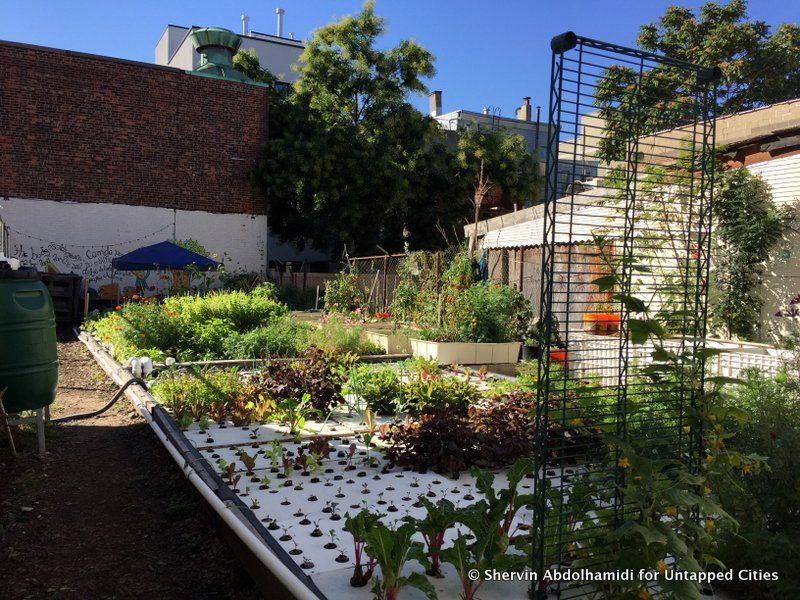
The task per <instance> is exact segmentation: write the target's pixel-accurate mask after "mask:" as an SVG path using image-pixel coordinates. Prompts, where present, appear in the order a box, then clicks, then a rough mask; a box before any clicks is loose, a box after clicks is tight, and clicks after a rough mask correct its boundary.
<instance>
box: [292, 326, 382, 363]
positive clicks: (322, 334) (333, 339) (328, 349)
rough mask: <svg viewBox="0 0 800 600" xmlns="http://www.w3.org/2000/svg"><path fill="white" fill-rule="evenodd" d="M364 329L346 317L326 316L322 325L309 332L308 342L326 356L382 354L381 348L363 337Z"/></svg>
mask: <svg viewBox="0 0 800 600" xmlns="http://www.w3.org/2000/svg"><path fill="white" fill-rule="evenodd" d="M363 333H364V330H363V329H362V328H361V327H360V326H358V325H355V324H353V323H351V322H348V320H347V319H343V318H340V317H336V316H331V317H327V318H326V319H325V320H324V321H323V323H322V325H321V326H320V327H318V328H316V329H314V330H312V331H311V332H310V333H309V336H308V343H309V344H313V345H314V346H316V347H317V348H319V349H320V350H322V351H323V352H325V354H327V355H328V356H336V355H343V354H355V355H359V356H360V355H364V354H383V353H384V352H383V349H381V348H380V347H379V346H376V345H375V344H372V343H371V342H369V341H367V340H365V339H364V338H363Z"/></svg>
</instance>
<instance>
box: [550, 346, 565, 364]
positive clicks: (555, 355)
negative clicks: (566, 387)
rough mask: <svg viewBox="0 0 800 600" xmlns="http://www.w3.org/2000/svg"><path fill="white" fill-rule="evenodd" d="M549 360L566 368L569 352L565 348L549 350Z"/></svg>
mask: <svg viewBox="0 0 800 600" xmlns="http://www.w3.org/2000/svg"><path fill="white" fill-rule="evenodd" d="M550 360H553V361H555V362H557V363H558V364H560V365H561V366H562V367H565V368H566V367H567V366H569V352H567V351H566V350H550Z"/></svg>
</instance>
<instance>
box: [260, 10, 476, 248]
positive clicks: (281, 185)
mask: <svg viewBox="0 0 800 600" xmlns="http://www.w3.org/2000/svg"><path fill="white" fill-rule="evenodd" d="M384 29H385V23H384V21H383V19H381V18H380V17H378V16H376V15H375V13H374V10H373V3H372V2H367V3H366V4H365V5H364V8H363V10H362V11H361V13H359V14H358V15H355V16H349V17H345V18H344V19H342V20H340V21H339V22H337V23H332V24H330V25H327V26H325V27H323V28H321V29H319V30H317V31H316V32H315V33H314V34H313V36H312V38H311V40H310V41H309V43H308V45H307V46H306V49H305V50H304V52H303V54H302V55H301V57H300V64H301V66H300V68H299V73H300V75H299V79H298V81H297V82H296V83H295V85H294V86H293V88H292V89H291V90H289V91H288V93H287V95H286V99H285V101H282V102H279V103H278V104H277V106H273V107H271V113H273V116H272V117H271V122H270V125H271V131H270V139H269V141H268V143H267V147H266V150H265V153H264V155H263V156H262V158H261V159H260V161H259V164H258V166H257V168H256V169H255V172H254V183H255V184H256V186H257V187H258V188H259V189H261V190H263V191H264V192H265V193H266V194H267V197H268V201H269V217H270V226H271V228H272V229H273V230H274V231H276V232H277V233H278V234H279V235H280V237H281V238H282V239H283V240H284V241H295V242H297V243H299V244H300V245H302V244H303V243H304V240H307V239H311V240H312V243H313V244H314V245H315V246H316V247H318V248H320V249H324V250H331V251H333V250H338V249H340V248H341V247H342V244H344V245H346V247H347V249H348V250H349V251H350V252H369V253H375V252H379V251H380V249H381V248H383V249H387V250H390V251H393V250H398V249H400V248H401V247H402V240H403V238H402V231H403V228H404V226H406V227H407V228H408V230H410V231H411V234H412V238H411V242H412V244H413V245H414V246H415V247H417V248H427V247H430V246H431V245H432V244H435V237H434V236H432V235H431V232H432V231H435V227H436V224H437V223H439V222H442V223H445V224H446V223H449V222H452V221H453V220H454V219H457V215H458V214H459V207H458V203H453V202H449V200H450V197H449V196H448V194H447V189H448V184H449V183H450V181H451V180H452V175H453V159H452V157H451V156H448V153H447V152H446V148H445V146H444V140H443V138H442V134H441V132H440V130H439V128H438V126H437V124H436V123H435V121H433V120H432V119H430V118H429V117H427V116H425V115H423V114H421V113H420V112H419V111H417V110H416V109H414V108H413V107H412V106H411V105H410V104H409V103H408V101H407V96H408V95H409V94H413V93H420V92H424V91H425V86H424V84H423V79H424V78H425V77H429V76H431V75H432V74H433V72H434V69H433V56H432V55H431V54H430V53H429V52H428V51H427V50H425V49H424V48H422V47H421V46H420V45H418V44H417V43H415V42H413V41H410V40H405V41H402V42H400V43H399V44H398V45H397V46H396V47H394V48H391V49H389V50H379V49H377V48H376V47H375V45H376V41H377V39H378V38H379V36H380V35H381V34H382V33H383V31H384ZM461 214H463V213H461Z"/></svg>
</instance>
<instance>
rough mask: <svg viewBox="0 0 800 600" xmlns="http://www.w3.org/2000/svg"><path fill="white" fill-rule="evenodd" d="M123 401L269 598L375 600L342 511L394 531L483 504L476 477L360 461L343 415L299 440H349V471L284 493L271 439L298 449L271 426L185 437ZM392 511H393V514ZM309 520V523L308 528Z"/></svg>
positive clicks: (488, 589) (147, 408) (503, 589)
mask: <svg viewBox="0 0 800 600" xmlns="http://www.w3.org/2000/svg"><path fill="white" fill-rule="evenodd" d="M79 338H80V339H81V341H82V342H83V343H84V344H85V345H86V347H87V348H88V349H89V351H90V352H91V354H92V355H93V357H94V358H95V360H96V361H97V362H98V364H99V365H100V366H101V367H102V368H103V370H104V371H105V372H106V373H107V374H108V376H109V377H110V378H111V379H112V380H114V382H115V383H116V384H117V385H120V386H122V385H123V384H124V383H125V382H126V381H128V380H129V379H131V378H132V375H131V372H130V370H128V369H127V368H125V367H123V366H122V365H120V364H119V363H118V362H117V361H116V360H115V359H114V358H113V357H112V356H111V355H110V354H109V353H108V352H107V351H106V350H105V349H104V348H103V347H102V345H101V344H99V343H98V341H97V340H96V339H95V338H94V337H93V336H91V335H90V334H88V333H86V332H80V333H79ZM126 395H127V397H128V398H129V400H130V401H131V402H132V403H133V405H134V406H135V407H136V408H137V409H138V411H139V412H140V413H141V414H142V416H143V417H144V418H145V420H146V421H147V423H148V424H149V425H150V427H151V428H152V429H153V432H154V433H155V434H156V436H157V437H158V439H159V440H160V441H161V443H162V444H163V445H164V447H165V448H166V449H167V451H168V452H169V454H170V456H171V457H172V458H173V460H174V461H175V462H176V464H177V465H178V467H179V468H180V469H181V470H182V472H183V474H184V475H185V476H186V478H187V479H188V480H189V482H190V483H191V484H192V485H193V486H194V487H195V489H197V491H198V492H199V493H200V495H201V496H202V498H203V500H204V501H205V502H206V503H207V504H208V505H209V506H210V508H211V509H213V511H214V512H215V513H216V515H217V516H218V517H219V518H220V519H221V521H222V523H223V524H224V525H225V526H226V527H227V528H228V529H229V531H230V532H231V533H233V534H234V535H235V536H236V538H237V540H238V541H239V542H241V544H236V545H239V546H241V547H243V548H244V549H246V551H247V552H248V553H249V554H250V556H251V558H252V559H254V560H249V561H243V562H244V563H245V566H246V567H248V570H249V571H250V572H251V575H253V577H254V579H255V580H256V582H257V583H259V586H260V587H261V588H262V591H263V592H264V593H265V594H268V595H269V596H270V597H272V598H274V597H294V598H299V599H306V598H308V599H312V598H328V599H329V600H340V599H341V600H344V599H364V600H367V599H370V598H372V597H373V594H372V593H371V591H370V585H367V586H365V587H362V588H354V587H352V586H351V585H350V576H351V574H352V570H353V562H352V561H353V545H352V536H351V535H350V534H349V533H347V532H345V531H343V530H342V528H343V527H344V514H345V513H347V512H350V513H351V514H354V513H356V512H358V510H360V509H361V508H363V507H365V506H367V507H370V508H371V509H373V510H379V511H380V512H383V513H385V514H386V516H385V517H384V518H383V519H382V521H383V522H384V523H385V524H387V525H391V524H392V523H395V522H399V521H400V519H401V518H402V517H403V516H405V515H410V516H412V517H421V516H424V512H425V511H424V508H419V507H415V506H414V504H415V503H416V502H417V497H418V496H419V495H422V494H425V495H427V496H428V497H430V498H431V499H432V500H436V499H438V498H443V497H446V498H447V499H449V500H451V501H452V502H454V503H455V504H457V505H464V504H468V503H470V502H471V501H472V500H470V498H474V499H475V500H478V499H479V498H480V495H479V493H478V492H477V491H475V489H474V480H473V478H472V477H471V476H469V475H468V474H462V475H461V476H460V477H459V479H457V480H454V479H451V478H448V477H444V476H441V475H438V474H435V473H425V474H420V473H414V472H413V471H405V470H403V469H400V468H394V469H389V470H388V471H386V472H383V471H385V469H384V467H386V460H385V459H384V458H383V456H382V454H380V453H379V452H378V451H376V450H375V449H374V448H373V449H372V450H370V452H369V455H370V458H371V459H372V460H371V462H372V463H373V464H376V466H371V465H370V464H368V463H366V462H365V459H366V458H367V448H366V446H365V445H364V444H363V443H361V442H360V441H357V440H358V436H357V433H358V428H357V427H356V426H355V425H354V423H353V421H352V420H350V419H347V418H346V416H343V417H344V418H340V419H339V420H329V421H328V423H325V424H322V423H309V424H308V429H309V430H308V431H305V432H304V433H303V435H302V438H308V437H311V436H314V435H320V434H321V435H325V436H330V437H331V445H334V446H336V450H337V451H338V450H339V449H346V448H347V447H349V445H350V444H351V443H353V442H355V443H356V444H357V446H358V450H357V453H356V455H355V457H354V459H353V461H352V465H353V466H354V467H355V468H354V469H352V470H351V469H348V464H347V462H348V461H347V460H346V459H344V464H340V463H341V462H342V460H343V459H342V458H339V457H337V455H336V452H334V453H332V454H331V457H330V459H328V460H326V461H324V462H323V463H322V464H321V469H320V471H319V472H314V473H309V474H308V475H302V474H300V473H299V472H295V473H293V474H292V475H291V480H292V485H291V486H286V485H285V480H282V479H279V478H278V476H277V474H275V473H271V472H270V459H269V458H268V456H267V455H266V452H268V450H269V448H270V447H271V444H272V442H273V441H278V442H279V443H281V444H282V445H283V446H284V447H285V448H286V449H287V450H289V451H293V452H296V449H297V445H298V443H297V442H295V441H293V440H292V439H289V438H288V436H287V435H286V432H285V431H284V430H283V429H282V428H281V427H279V426H277V425H275V424H266V425H260V426H257V427H256V426H250V427H234V426H233V425H232V424H227V425H226V426H220V425H218V424H216V423H215V424H213V425H211V426H209V429H208V431H205V432H200V430H199V426H198V424H197V423H194V424H193V425H192V426H191V427H190V428H189V429H188V430H187V431H186V432H181V431H180V430H179V429H178V428H177V426H176V425H175V423H174V421H173V420H172V419H171V417H169V415H168V414H167V413H166V411H165V410H164V409H163V408H161V406H160V405H159V404H158V402H157V401H156V399H155V398H154V397H153V396H152V395H150V393H149V392H148V391H147V390H146V389H144V388H143V387H142V386H140V385H137V384H133V385H130V386H129V387H128V389H127V390H126ZM348 421H350V422H348ZM354 435H355V437H354ZM302 438H301V440H300V443H302V441H303V440H302ZM209 440H211V441H209ZM237 448H238V449H242V450H244V451H245V452H247V453H248V454H249V455H250V456H255V457H256V465H255V468H254V476H253V477H248V476H246V475H245V474H244V472H243V464H242V461H241V460H240V459H239V457H238V456H237V454H236V449H237ZM219 459H223V460H225V461H226V462H227V463H236V470H237V472H240V474H241V475H242V478H241V479H240V481H239V482H238V485H237V491H236V492H234V491H232V490H231V489H230V487H229V486H228V485H226V484H224V483H223V482H222V478H221V477H220V474H221V473H222V469H221V468H220V466H219ZM264 475H267V476H268V477H269V478H270V479H271V482H270V486H269V488H267V489H259V488H260V487H261V486H262V485H263V484H262V483H261V482H260V481H251V479H253V478H255V477H258V478H259V479H261V478H262V477H263V476H264ZM375 477H378V479H375ZM312 480H314V481H313V482H312ZM282 484H283V485H282ZM532 485H533V480H532V479H526V480H523V482H522V484H521V487H522V490H521V491H522V492H526V491H530V490H529V489H526V488H527V487H528V486H530V488H531V489H532ZM495 486H496V487H497V488H501V487H504V486H505V477H504V475H503V473H502V472H498V473H497V474H496V478H495ZM247 488H249V489H247ZM298 488H299V489H298ZM365 490H366V493H364V492H365ZM431 494H432V495H431ZM309 498H316V500H309ZM254 501H255V502H254ZM332 503H336V506H334V507H333V513H331V512H325V511H324V509H326V508H330V507H331V504H332ZM384 503H385V504H384ZM354 507H357V508H354ZM390 507H391V508H392V509H394V508H396V509H397V510H396V511H395V510H391V511H390V510H389V508H390ZM384 508H385V509H386V510H384ZM300 513H302V515H301V514H300ZM337 516H338V517H340V518H336V517H337ZM531 518H532V515H531V513H530V511H527V510H524V511H520V513H519V514H518V515H517V519H516V521H517V524H518V525H520V526H521V527H522V528H523V529H524V528H525V526H526V525H525V524H526V523H530V522H531ZM306 520H307V521H309V523H308V524H305V522H306ZM273 521H274V522H275V523H276V524H277V527H278V528H277V529H274V527H275V525H272V527H273V529H269V527H270V526H271V523H272V522H273ZM317 525H318V526H319V529H320V530H321V531H322V532H323V535H322V536H319V537H315V536H312V535H311V534H312V533H313V532H314V530H315V529H316V526H317ZM331 530H332V531H333V532H334V533H333V535H334V537H333V542H334V543H335V544H336V545H337V547H336V548H333V549H332V548H325V547H324V546H325V544H327V543H328V542H331V535H330V532H331ZM455 534H456V532H455V531H454V530H452V531H451V532H449V538H448V540H447V541H448V542H449V541H450V540H451V539H452V537H454V536H455ZM287 535H289V536H290V538H287V537H286V536H287ZM280 538H284V539H282V540H281V539H280ZM296 548H299V550H300V552H299V553H296ZM343 555H344V556H346V557H347V561H348V562H338V561H337V559H339V560H340V561H343V560H344V558H342V556H343ZM301 565H304V566H303V567H301ZM309 565H313V566H309ZM413 571H419V572H423V571H424V569H423V568H422V566H421V565H419V564H418V563H416V562H414V561H411V562H409V563H408V564H407V565H406V568H405V571H404V572H407V573H410V572H413ZM442 571H443V574H444V577H441V578H436V577H429V580H430V581H431V583H432V584H433V585H434V587H435V588H436V591H437V593H438V596H439V598H441V599H446V598H457V597H459V596H460V592H461V584H460V581H459V579H458V576H457V574H456V573H455V571H454V570H453V568H452V566H451V565H448V564H443V565H442ZM379 574H380V570H379V569H377V570H376V575H379ZM276 584H277V585H278V586H279V587H280V588H282V592H276V590H277V588H276V587H275V586H276ZM480 592H481V593H480V596H481V598H482V599H483V600H493V599H498V600H500V599H506V598H520V599H522V598H527V597H528V585H527V584H526V583H524V582H518V581H517V582H486V583H484V584H483V585H482V586H481V590H480ZM400 594H401V595H400V597H401V598H402V599H405V598H407V599H409V600H422V599H423V598H424V595H423V594H422V593H421V592H420V591H418V590H416V589H414V588H403V589H402V590H401V592H400Z"/></svg>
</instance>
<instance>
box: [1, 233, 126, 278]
mask: <svg viewBox="0 0 800 600" xmlns="http://www.w3.org/2000/svg"><path fill="white" fill-rule="evenodd" d="M121 255H122V252H120V251H119V250H117V249H116V248H112V247H103V248H93V247H87V248H79V247H76V246H67V245H65V244H58V243H55V242H40V243H36V244H34V243H33V242H29V243H14V244H12V246H11V256H13V257H14V258H18V259H19V260H20V262H22V264H24V265H27V266H31V267H36V268H37V269H39V270H40V271H45V272H47V273H77V274H79V275H88V276H89V278H90V279H91V280H92V281H103V280H110V279H111V276H112V269H111V261H112V259H114V258H116V257H117V256H121Z"/></svg>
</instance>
